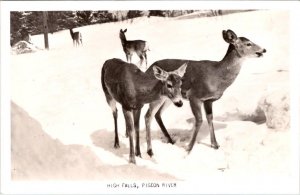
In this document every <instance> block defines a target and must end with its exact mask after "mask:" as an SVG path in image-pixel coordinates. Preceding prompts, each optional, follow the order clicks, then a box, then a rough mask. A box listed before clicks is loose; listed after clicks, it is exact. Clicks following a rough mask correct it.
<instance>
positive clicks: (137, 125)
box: [133, 109, 142, 157]
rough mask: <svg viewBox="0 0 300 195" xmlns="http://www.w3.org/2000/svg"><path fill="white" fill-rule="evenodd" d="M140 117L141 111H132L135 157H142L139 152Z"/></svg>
mask: <svg viewBox="0 0 300 195" xmlns="http://www.w3.org/2000/svg"><path fill="white" fill-rule="evenodd" d="M140 115H141V109H137V110H134V111H133V118H134V129H135V155H136V156H139V157H142V155H141V150H140Z"/></svg>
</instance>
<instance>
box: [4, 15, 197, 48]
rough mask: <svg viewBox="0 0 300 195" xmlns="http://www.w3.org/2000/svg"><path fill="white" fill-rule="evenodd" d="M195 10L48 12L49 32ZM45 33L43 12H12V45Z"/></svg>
mask: <svg viewBox="0 0 300 195" xmlns="http://www.w3.org/2000/svg"><path fill="white" fill-rule="evenodd" d="M192 12H193V10H149V11H148V10H128V11H125V10H123V11H108V10H104V11H89V10H87V11H48V27H49V32H50V33H54V32H57V31H60V30H64V29H68V28H75V27H79V26H86V25H91V24H99V23H106V22H115V21H122V20H126V19H131V18H136V17H140V16H148V17H151V16H160V17H175V16H179V15H183V14H188V13H192ZM41 33H43V13H42V12H41V11H22V12H16V11H13V12H10V42H11V45H13V44H15V43H16V42H18V41H20V40H24V39H25V37H26V36H28V34H31V35H36V34H41Z"/></svg>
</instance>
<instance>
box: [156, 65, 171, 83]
mask: <svg viewBox="0 0 300 195" xmlns="http://www.w3.org/2000/svg"><path fill="white" fill-rule="evenodd" d="M153 73H154V76H155V78H157V79H158V80H161V81H165V80H167V78H168V76H169V74H168V73H167V72H166V71H164V70H163V69H161V68H159V67H158V66H153Z"/></svg>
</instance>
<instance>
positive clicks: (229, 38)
mask: <svg viewBox="0 0 300 195" xmlns="http://www.w3.org/2000/svg"><path fill="white" fill-rule="evenodd" d="M222 34H223V39H224V40H225V41H226V42H227V43H234V42H235V41H236V40H237V36H236V34H235V33H234V32H233V31H232V30H227V31H226V30H223V32H222Z"/></svg>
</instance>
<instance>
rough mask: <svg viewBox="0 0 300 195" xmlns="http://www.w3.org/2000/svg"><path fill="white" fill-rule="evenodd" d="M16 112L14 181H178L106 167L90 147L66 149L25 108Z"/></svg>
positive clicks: (134, 169)
mask: <svg viewBox="0 0 300 195" xmlns="http://www.w3.org/2000/svg"><path fill="white" fill-rule="evenodd" d="M11 108H12V112H11V113H12V116H11V117H12V179H14V180H36V179H38V180H49V179H51V180H53V179H60V180H96V179H97V180H115V179H116V175H118V178H117V179H118V180H124V179H126V180H131V179H132V180H141V179H155V180H176V179H175V178H174V177H171V176H169V175H167V174H161V173H158V172H157V171H153V170H150V169H147V168H145V167H142V166H141V167H137V166H135V165H121V166H111V165H105V164H103V163H102V161H101V160H100V159H99V158H98V157H97V156H96V155H95V154H94V153H93V152H92V151H91V149H90V148H89V147H87V146H82V145H77V144H76V145H75V144H72V145H64V144H62V143H61V142H60V141H59V140H57V139H56V140H55V139H53V138H51V137H50V136H49V135H48V134H47V133H45V132H44V131H43V130H42V127H41V125H40V124H39V123H38V122H37V121H36V120H35V119H33V118H32V117H30V116H29V115H28V114H27V113H26V112H25V111H24V110H23V109H22V108H20V107H18V106H17V105H16V104H14V103H12V104H11Z"/></svg>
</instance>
